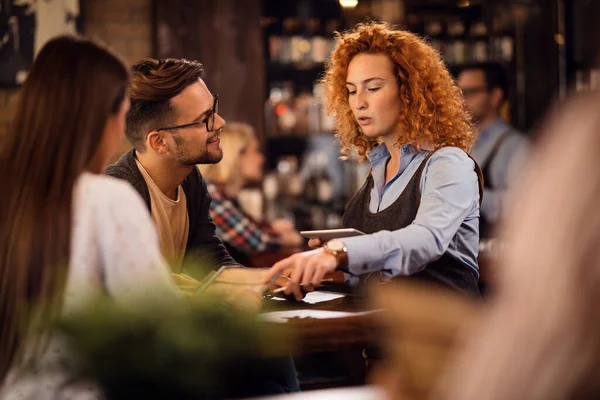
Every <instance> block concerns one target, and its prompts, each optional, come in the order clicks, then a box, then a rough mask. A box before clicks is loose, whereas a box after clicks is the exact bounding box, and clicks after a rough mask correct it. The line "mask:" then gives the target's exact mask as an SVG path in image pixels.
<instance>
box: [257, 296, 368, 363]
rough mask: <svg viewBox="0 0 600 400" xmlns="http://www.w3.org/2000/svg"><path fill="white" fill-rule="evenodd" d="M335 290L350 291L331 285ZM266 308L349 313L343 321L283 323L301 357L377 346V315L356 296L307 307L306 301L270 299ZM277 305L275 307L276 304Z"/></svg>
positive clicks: (304, 319) (335, 319)
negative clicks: (370, 345) (375, 344)
mask: <svg viewBox="0 0 600 400" xmlns="http://www.w3.org/2000/svg"><path fill="white" fill-rule="evenodd" d="M328 286H329V287H330V288H331V290H332V291H334V290H335V291H336V292H338V291H340V292H341V291H345V292H349V289H348V288H347V287H344V285H341V284H333V285H328ZM268 302H269V303H271V304H267V305H266V306H265V308H266V309H270V308H271V307H276V309H277V311H286V310H288V311H291V310H320V311H334V312H344V313H349V315H348V316H346V317H341V318H327V319H321V318H291V319H288V320H287V322H286V323H285V324H284V326H285V327H286V328H289V331H290V333H291V336H292V338H293V340H294V342H295V345H294V346H293V347H294V351H295V352H297V353H298V354H303V355H306V354H311V353H323V352H338V351H345V350H353V349H355V350H360V351H362V349H364V348H365V347H366V346H367V345H369V344H374V343H376V341H377V339H378V336H379V334H380V330H379V329H378V328H377V319H376V316H377V312H376V311H375V312H372V313H366V311H371V310H369V308H368V304H367V302H366V301H365V300H364V299H363V298H361V297H359V296H356V295H353V294H349V293H346V296H345V297H343V298H340V299H335V300H331V301H327V302H323V303H317V304H307V303H304V302H291V301H274V300H268ZM273 303H274V304H273Z"/></svg>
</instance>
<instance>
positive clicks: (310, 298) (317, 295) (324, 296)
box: [270, 292, 346, 304]
mask: <svg viewBox="0 0 600 400" xmlns="http://www.w3.org/2000/svg"><path fill="white" fill-rule="evenodd" d="M342 297H346V295H345V294H343V293H332V292H309V293H307V294H306V296H304V298H303V299H302V301H303V302H305V303H308V304H317V303H324V302H326V301H331V300H335V299H341V298H342ZM270 300H277V301H285V299H283V298H281V297H273V298H271V299H270Z"/></svg>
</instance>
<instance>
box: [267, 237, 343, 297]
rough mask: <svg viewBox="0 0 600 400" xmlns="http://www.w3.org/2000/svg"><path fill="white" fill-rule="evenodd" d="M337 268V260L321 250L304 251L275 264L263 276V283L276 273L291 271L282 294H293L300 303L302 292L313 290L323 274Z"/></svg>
mask: <svg viewBox="0 0 600 400" xmlns="http://www.w3.org/2000/svg"><path fill="white" fill-rule="evenodd" d="M337 266H338V262H337V259H336V258H335V257H334V256H333V255H331V254H328V253H325V252H324V251H323V249H321V248H319V249H315V250H310V251H305V252H302V253H297V254H294V255H292V256H290V257H288V258H285V259H283V260H281V261H279V262H277V263H275V264H274V265H273V266H272V267H271V269H270V270H269V271H268V272H267V274H266V275H265V283H266V282H269V281H270V280H271V278H272V277H273V276H275V275H276V274H278V273H281V272H283V271H286V270H288V271H291V273H290V275H289V278H290V282H289V283H288V285H287V287H286V289H285V291H284V293H285V294H287V295H289V294H292V293H293V294H294V297H296V300H298V301H300V300H302V298H303V297H304V295H303V294H302V290H304V291H305V292H312V291H313V290H315V289H314V288H315V286H318V285H319V284H320V283H321V281H322V280H323V277H324V276H325V274H327V273H330V272H333V271H335V270H336V269H337ZM300 286H302V289H300Z"/></svg>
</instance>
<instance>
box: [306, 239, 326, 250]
mask: <svg viewBox="0 0 600 400" xmlns="http://www.w3.org/2000/svg"><path fill="white" fill-rule="evenodd" d="M322 244H323V242H321V238H312V239H310V240H309V241H308V247H310V248H313V249H314V248H315V247H321V245H322Z"/></svg>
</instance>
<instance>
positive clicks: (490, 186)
mask: <svg viewBox="0 0 600 400" xmlns="http://www.w3.org/2000/svg"><path fill="white" fill-rule="evenodd" d="M457 84H458V87H459V88H460V89H461V91H462V94H463V97H464V99H465V106H466V108H467V110H468V111H469V112H470V113H471V115H472V117H473V123H474V127H475V131H476V133H477V140H476V142H475V144H474V145H473V149H472V151H471V156H472V157H473V158H474V159H475V160H476V161H477V163H478V164H479V165H480V166H481V171H482V174H483V182H484V185H485V187H484V196H483V202H482V203H481V213H480V216H479V237H480V238H481V239H486V238H491V237H493V236H494V224H495V223H497V222H498V220H499V219H500V218H501V217H502V215H503V208H504V206H503V205H504V202H505V198H506V196H507V192H508V189H509V188H510V186H511V181H513V180H514V179H515V178H517V177H518V176H517V175H518V173H520V172H521V170H522V167H523V164H524V162H525V160H526V156H527V153H528V148H529V145H528V142H527V139H526V138H525V137H524V136H523V135H522V134H521V133H520V132H518V131H517V130H516V129H515V128H514V127H512V126H510V125H508V124H507V123H506V122H504V120H503V119H502V117H501V116H500V109H501V107H502V105H503V104H504V103H505V101H506V98H507V94H508V78H507V76H506V71H505V70H504V67H503V66H502V65H500V64H498V63H493V62H486V63H474V64H467V65H465V66H463V67H461V69H460V72H459V74H458V78H457Z"/></svg>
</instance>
